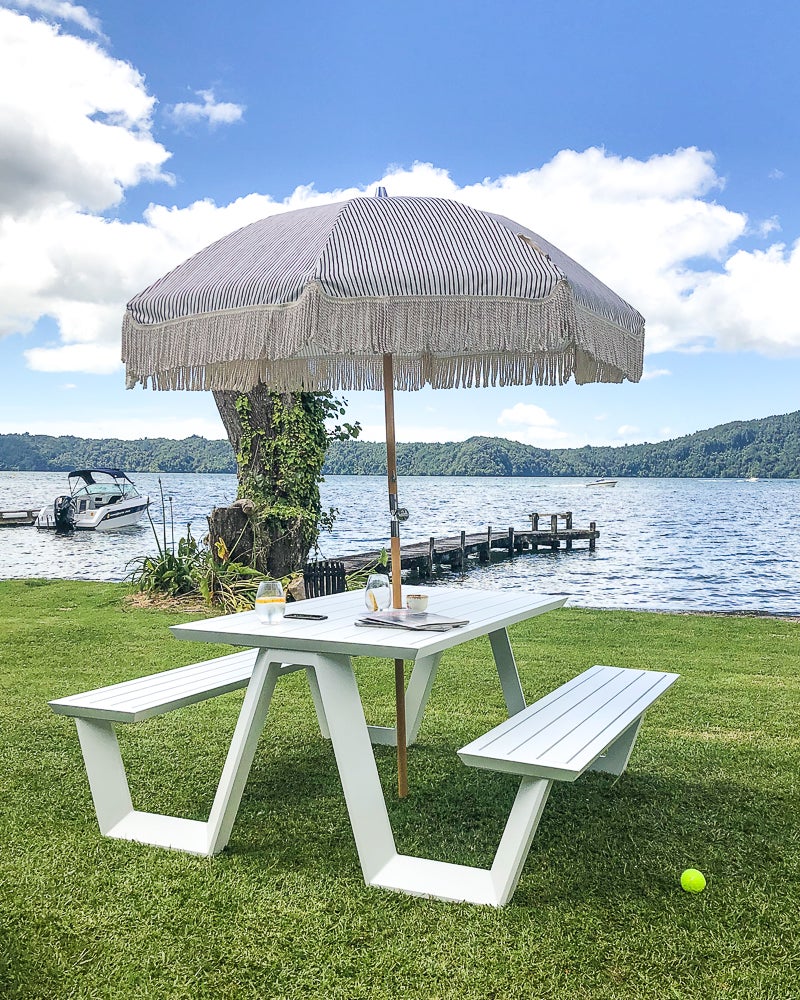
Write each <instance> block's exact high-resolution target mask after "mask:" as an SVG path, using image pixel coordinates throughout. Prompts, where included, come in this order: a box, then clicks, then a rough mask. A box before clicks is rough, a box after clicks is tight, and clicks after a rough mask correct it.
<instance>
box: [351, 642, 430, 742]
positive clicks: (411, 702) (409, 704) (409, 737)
mask: <svg viewBox="0 0 800 1000" xmlns="http://www.w3.org/2000/svg"><path fill="white" fill-rule="evenodd" d="M441 658H442V654H441V653H435V654H434V655H433V656H421V657H419V659H418V660H417V661H416V663H415V664H414V669H413V670H412V672H411V677H410V678H409V681H408V687H407V688H406V745H407V746H413V744H414V743H416V742H417V737H418V736H419V728H420V726H421V725H422V719H423V716H424V715H425V708H426V707H427V704H428V699H429V698H430V694H431V688H432V687H433V682H434V681H435V680H436V673H437V671H438V669H439V661H440V660H441ZM367 728H368V729H369V735H370V739H371V740H372V742H373V743H376V744H379V745H381V746H390V747H396V746H397V729H396V728H395V727H394V726H368V727H367Z"/></svg>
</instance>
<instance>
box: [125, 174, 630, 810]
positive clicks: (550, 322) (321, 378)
mask: <svg viewBox="0 0 800 1000" xmlns="http://www.w3.org/2000/svg"><path fill="white" fill-rule="evenodd" d="M643 349H644V319H643V318H642V316H641V315H640V314H639V313H638V312H637V311H636V310H635V309H634V308H633V307H632V306H630V305H628V303H627V302H625V301H623V300H622V299H621V298H620V297H619V296H618V295H616V294H615V293H614V292H612V291H611V290H610V289H609V288H607V287H606V286H605V285H604V284H603V283H602V282H600V281H599V280H598V279H597V278H595V277H594V276H593V275H591V274H590V273H589V272H588V271H586V270H585V269H584V268H583V267H581V266H580V264H577V263H576V262H575V261H574V260H572V259H571V258H570V257H568V256H567V255H566V254H564V253H562V252H561V251H560V250H559V249H557V248H556V247H555V246H553V245H552V244H550V243H548V242H547V241H546V240H544V239H543V238H542V237H540V236H538V235H537V234H536V233H533V232H531V231H530V230H529V229H526V228H525V227H524V226H521V225H518V224H517V223H515V222H512V221H511V220H510V219H507V218H504V217H503V216H499V215H494V214H492V213H489V212H482V211H478V210H476V209H473V208H470V207H468V206H467V205H464V204H461V203H459V202H455V201H449V200H445V199H442V198H402V197H401V198H388V197H386V196H385V192H384V191H383V189H380V190H379V196H378V197H374V198H369V197H364V198H353V199H350V200H348V201H344V202H340V203H338V204H331V205H321V206H315V207H313V208H303V209H299V210H297V211H293V212H286V213H283V214H280V215H272V216H269V217H268V218H266V219H262V220H261V221H259V222H254V223H252V224H251V225H248V226H245V227H244V228H242V229H239V230H237V231H236V232H234V233H231V234H230V235H229V236H226V237H224V238H223V239H221V240H218V241H217V242H215V243H213V244H211V245H210V246H209V247H207V248H206V249H205V250H201V251H200V252H199V253H197V254H195V255H194V256H193V257H191V258H190V259H189V260H187V261H186V262H185V263H183V264H181V265H180V266H179V267H177V268H175V270H173V271H171V272H170V273H169V274H167V275H166V276H165V277H163V278H161V279H160V280H159V281H157V282H155V284H153V285H151V286H150V287H149V288H147V289H146V290H145V291H143V292H141V293H140V294H139V295H137V296H135V297H134V298H133V299H131V301H130V302H129V303H128V307H127V311H126V314H125V319H124V324H123V331H122V357H123V361H124V362H125V370H126V379H127V385H128V387H129V388H130V387H133V386H135V385H136V384H138V383H141V384H142V385H143V386H152V387H153V388H154V389H228V390H240V391H246V390H248V389H251V388H252V387H254V386H255V385H257V384H259V383H264V384H265V385H266V386H267V387H269V388H271V389H275V390H276V391H315V390H328V389H331V390H337V389H339V390H354V389H378V390H383V391H384V398H385V410H386V444H387V467H388V468H387V472H388V480H389V509H390V517H391V556H392V589H393V604H394V606H395V607H400V606H401V595H400V529H399V522H400V518H401V517H402V515H403V512H402V509H401V508H399V505H398V499H397V474H396V467H395V440H394V401H393V391H394V389H395V388H397V389H420V388H422V386H425V385H430V386H433V387H434V388H442V389H449V388H454V387H458V386H488V385H492V386H494V385H517V386H518V385H532V384H537V385H554V384H561V383H564V382H567V381H569V380H570V379H571V378H574V379H575V381H576V382H577V383H587V382H622V381H623V380H624V379H626V378H627V379H629V380H631V381H634V382H637V381H638V380H639V378H640V377H641V374H642V357H643ZM402 670H403V665H402V661H400V662H399V663H398V664H396V678H397V695H398V697H397V709H398V740H397V742H398V755H399V765H400V775H401V777H400V793H401V795H402V794H405V791H404V785H405V720H404V717H403V701H404V699H403V695H402V692H403V690H404V679H403V673H402Z"/></svg>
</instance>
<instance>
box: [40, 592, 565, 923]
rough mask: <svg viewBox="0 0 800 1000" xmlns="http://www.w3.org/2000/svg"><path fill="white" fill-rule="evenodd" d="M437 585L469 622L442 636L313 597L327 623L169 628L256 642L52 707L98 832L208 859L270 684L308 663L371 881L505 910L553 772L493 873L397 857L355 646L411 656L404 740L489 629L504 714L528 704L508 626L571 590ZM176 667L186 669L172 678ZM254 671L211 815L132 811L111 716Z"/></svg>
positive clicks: (120, 717)
mask: <svg viewBox="0 0 800 1000" xmlns="http://www.w3.org/2000/svg"><path fill="white" fill-rule="evenodd" d="M433 594H434V597H435V608H434V610H436V611H437V612H438V613H442V614H450V615H458V616H459V617H468V618H469V619H470V625H469V626H466V627H464V628H463V629H456V630H453V631H452V632H448V633H419V634H417V633H406V632H402V631H401V630H391V629H379V628H361V627H358V626H356V625H355V624H354V622H355V620H356V619H357V618H358V617H360V616H361V615H362V614H363V606H362V604H361V600H362V595H361V594H360V593H357V594H355V595H353V594H344V595H335V596H334V597H326V598H317V599H315V600H313V601H309V602H308V609H309V611H314V612H318V613H323V614H327V615H328V616H329V618H328V619H327V620H325V621H323V622H309V621H307V620H284V621H282V622H279V623H278V624H277V625H272V626H267V625H264V624H263V623H261V622H259V621H258V620H257V619H256V618H255V615H254V614H253V613H251V612H245V613H243V614H240V615H230V616H225V617H223V618H215V619H212V620H210V621H208V622H194V623H190V624H189V625H186V626H173V628H172V631H173V634H174V635H176V636H177V637H179V638H183V639H190V640H198V641H210V642H220V643H230V644H232V645H237V646H248V647H255V650H253V649H249V650H247V651H245V652H243V653H240V654H233V656H231V657H219V658H218V659H217V660H211V661H207V666H202V665H200V664H195V665H192V667H191V668H178V671H166V672H165V673H164V674H163V675H153V676H152V677H151V678H142V679H140V681H131V682H125V684H123V685H111V686H110V687H109V688H105V689H100V691H98V692H86V693H85V694H84V695H77V696H73V697H72V698H67V699H58V700H57V701H55V702H52V703H51V704H52V707H53V710H54V711H56V712H59V713H60V714H65V715H72V716H75V718H76V723H77V725H78V728H79V731H80V732H81V734H82V735H81V745H82V748H83V749H84V758H85V760H86V766H87V772H88V773H89V775H90V783H91V785H92V794H93V796H94V798H95V805H96V809H97V813H98V819H99V820H100V823H101V829H102V830H103V832H105V833H107V834H108V835H109V836H113V837H119V838H124V839H130V840H137V841H141V842H143V843H148V844H153V845H156V846H161V847H170V848H173V849H177V850H182V851H188V852H190V853H194V854H203V855H210V854H213V853H215V852H216V851H219V850H221V849H222V848H223V847H224V846H225V844H226V843H227V841H228V838H229V836H230V833H231V830H232V827H233V823H234V820H235V816H236V812H237V810H238V807H239V804H240V801H241V796H242V793H243V789H244V786H245V782H246V780H247V775H248V773H249V770H250V767H251V764H252V760H253V756H254V753H255V749H256V746H257V743H258V739H259V736H260V734H261V731H262V728H263V725H264V721H265V719H266V716H267V712H268V710H269V704H270V700H271V697H272V694H273V692H274V690H275V685H276V684H277V681H278V680H279V679H280V677H281V676H283V675H284V674H286V673H290V672H292V671H294V670H299V669H305V671H306V675H307V677H308V679H309V684H310V686H311V693H312V698H313V700H314V705H315V708H316V710H317V716H318V719H319V723H320V730H321V732H322V733H323V735H326V734H327V733H329V734H330V737H331V740H332V744H333V750H334V754H335V756H336V763H337V767H338V770H339V775H340V778H341V781H342V789H343V792H344V796H345V801H346V803H347V808H348V813H349V815H350V821H351V825H352V829H353V835H354V838H355V842H356V849H357V852H358V856H359V861H360V863H361V868H362V872H363V874H364V879H365V881H366V882H367V884H371V885H377V886H384V887H386V888H391V889H397V890H399V891H402V892H409V893H412V894H417V895H425V896H434V897H438V898H442V899H459V900H467V901H470V902H475V903H488V904H490V905H495V906H499V905H503V904H504V903H505V902H506V901H507V899H508V898H510V896H511V894H512V893H513V891H514V888H515V887H516V884H517V881H518V879H519V876H520V872H521V870H522V866H523V864H524V861H525V857H526V855H527V852H528V849H529V846H530V842H531V838H532V837H533V835H534V833H535V830H536V827H537V825H538V822H539V819H540V816H541V812H542V809H543V808H544V804H545V802H546V799H547V794H548V791H549V788H550V781H549V780H534V779H530V780H529V779H523V782H522V784H521V787H520V791H519V793H518V795H517V798H516V800H515V803H514V806H513V807H512V810H511V814H510V816H509V820H508V823H507V825H506V830H505V832H504V834H503V837H502V839H501V842H500V846H499V848H498V852H497V855H496V857H495V861H494V864H493V866H492V869H491V870H490V871H485V870H481V869H475V868H471V867H469V866H464V865H450V864H446V863H443V862H438V861H433V860H430V859H425V858H412V857H408V856H403V855H398V854H397V851H396V847H395V843H394V836H393V833H392V829H391V824H390V822H389V816H388V812H387V809H386V802H385V800H384V796H383V791H382V788H381V785H380V780H379V777H378V772H377V767H376V765H375V758H374V755H373V752H372V747H371V743H370V734H369V730H368V728H367V725H366V721H365V719H364V712H363V708H362V706H361V701H360V698H359V694H358V688H357V685H356V679H355V675H354V674H353V670H352V664H351V659H350V655H349V654H350V653H352V654H353V655H373V656H384V657H387V658H394V657H396V656H397V657H402V658H404V659H411V660H414V661H415V671H414V672H413V673H412V677H411V681H410V683H409V688H408V691H407V693H406V699H407V705H408V707H409V709H410V711H409V718H410V719H411V726H410V728H409V736H410V737H411V738H416V735H417V733H418V730H419V726H420V723H421V720H422V717H423V714H424V710H425V706H426V704H427V701H428V698H429V695H430V692H431V687H432V685H433V681H434V679H435V676H436V670H437V667H438V663H439V659H440V656H441V653H442V652H443V651H444V650H445V649H448V648H450V647H452V646H455V645H459V644H461V643H462V642H465V641H467V640H468V639H471V638H474V637H475V636H477V635H489V636H490V639H491V645H492V651H493V654H494V657H495V662H496V665H497V669H498V675H499V676H500V680H501V685H502V688H503V693H504V697H505V699H506V704H507V706H508V709H509V711H520V709H521V708H522V707H523V706H524V700H523V698H522V691H521V687H520V685H519V677H518V675H517V670H516V665H515V663H514V658H513V654H512V652H511V647H510V644H509V642H508V637H507V634H506V633H505V629H506V627H507V626H509V625H513V624H515V623H516V622H520V621H524V620H526V619H528V618H531V617H534V616H536V615H538V614H543V613H544V612H546V611H549V610H552V609H553V608H557V607H561V606H562V605H563V604H564V602H565V600H566V598H563V597H558V598H550V597H541V596H538V595H535V594H525V593H521V592H501V593H499V594H498V593H491V594H490V593H488V592H484V591H480V592H472V591H465V590H456V591H446V590H444V589H439V588H437V589H436V590H435V591H434V592H433ZM256 654H257V655H256ZM237 658H238V659H237ZM254 660H255V666H254V665H253V661H254ZM223 661H227V662H226V663H224V664H223ZM195 668H197V672H195ZM248 668H249V673H247V676H243V673H242V671H244V672H247V671H248ZM180 671H183V672H184V673H183V674H182V675H181V676H175V675H176V674H178V673H179V672H180ZM237 671H238V673H237ZM223 672H224V676H223ZM167 675H170V676H167ZM248 679H249V684H248V689H247V692H246V694H245V698H244V702H243V704H242V710H241V713H240V716H239V720H238V722H237V726H236V731H235V733H234V736H233V739H232V741H231V747H230V750H229V752H228V757H227V759H226V763H225V767H224V769H223V773H222V777H221V779H220V784H219V788H218V790H217V794H216V797H215V800H214V804H213V806H212V809H211V814H210V817H209V820H208V822H206V823H203V822H199V821H196V820H186V819H182V818H180V817H173V816H159V815H157V814H153V813H146V812H140V811H137V810H133V809H132V808H131V801H130V794H129V792H128V787H127V780H126V778H125V772H124V768H123V766H122V761H121V758H120V755H119V747H118V744H117V741H116V736H115V735H114V732H113V728H112V725H111V722H112V721H136V720H138V719H142V718H147V717H149V716H150V715H153V714H158V713H159V712H162V711H169V710H170V709H171V708H173V707H181V706H182V705H186V704H191V703H192V702H193V701H197V700H202V698H203V697H211V696H213V694H215V693H222V691H223V690H232V689H233V688H232V687H229V686H227V685H236V686H242V684H243V683H247V681H248ZM87 715H89V716H91V717H90V718H86V716H87ZM375 728H377V727H375ZM387 731H388V730H387Z"/></svg>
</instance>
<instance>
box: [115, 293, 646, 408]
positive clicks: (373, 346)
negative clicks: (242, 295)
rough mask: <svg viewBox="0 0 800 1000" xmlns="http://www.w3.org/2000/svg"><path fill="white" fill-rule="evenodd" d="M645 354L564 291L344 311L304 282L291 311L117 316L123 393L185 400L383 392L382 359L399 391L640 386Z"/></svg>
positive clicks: (360, 304)
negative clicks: (202, 395)
mask: <svg viewBox="0 0 800 1000" xmlns="http://www.w3.org/2000/svg"><path fill="white" fill-rule="evenodd" d="M309 329H314V330H315V331H316V333H315V335H314V336H313V337H312V338H309V337H308V336H307V333H306V331H307V330H309ZM570 331H572V332H571V333H570ZM643 346H644V329H643V326H642V328H641V329H637V330H629V329H624V328H622V327H621V326H620V325H619V324H618V323H617V322H615V320H614V318H612V317H610V316H600V315H598V314H597V313H594V312H591V311H590V310H588V309H586V308H585V307H584V306H583V305H582V304H579V303H576V302H575V300H574V298H573V295H572V290H571V288H570V286H569V283H568V282H567V281H566V280H562V281H560V282H559V283H558V285H557V286H556V288H555V289H554V291H553V292H552V293H551V294H550V295H549V296H548V297H547V298H544V299H536V300H529V299H513V298H500V297H494V298H489V297H485V298H480V299H478V298H475V297H424V296H420V297H407V298H371V299H370V298H365V299H342V298H336V297H333V296H329V295H326V294H325V293H324V292H323V291H322V289H321V287H320V286H319V284H318V283H316V282H314V283H312V284H310V285H309V286H307V288H306V289H305V290H304V292H303V294H302V295H301V296H300V298H299V299H298V300H297V301H296V302H294V303H291V304H289V305H281V306H254V307H248V308H246V309H235V310H226V311H223V312H216V313H205V314H200V315H195V316H191V317H187V318H181V319H173V320H168V321H166V322H163V323H158V324H143V325H140V324H137V323H136V322H135V321H134V319H133V318H132V316H131V315H130V313H126V316H125V320H124V324H123V333H122V355H123V360H124V361H125V364H126V374H127V384H128V387H129V388H131V387H133V386H134V385H136V384H137V383H141V384H142V385H143V386H147V385H152V387H153V388H155V389H189V390H208V389H233V390H235V389H240V390H245V389H248V388H251V387H252V386H253V385H256V384H258V383H259V382H263V383H265V384H267V385H269V386H270V387H272V388H274V389H276V390H279V391H284V390H295V391H297V390H301V389H302V390H306V391H314V390H320V389H342V390H360V389H382V388H383V368H382V362H381V356H382V355H383V354H385V353H390V354H392V356H393V358H394V376H395V387H396V388H397V389H401V390H402V389H407V390H414V389H420V388H422V387H423V386H425V385H431V386H433V387H434V388H442V389H446V388H454V387H471V386H497V385H500V386H504V385H532V384H537V385H560V384H563V383H564V382H567V381H569V379H570V378H572V377H574V378H575V380H576V382H578V383H586V382H598V381H599V382H621V381H622V380H623V378H629V379H630V380H631V381H638V380H639V378H640V377H641V371H642V356H643Z"/></svg>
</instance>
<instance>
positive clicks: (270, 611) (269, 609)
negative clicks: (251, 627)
mask: <svg viewBox="0 0 800 1000" xmlns="http://www.w3.org/2000/svg"><path fill="white" fill-rule="evenodd" d="M285 610H286V594H284V592H283V585H282V584H281V581H280V580H264V581H262V582H261V583H259V585H258V591H257V592H256V616H257V617H258V620H259V621H262V622H267V623H269V624H272V623H274V622H277V621H280V619H281V618H283V613H284V611H285Z"/></svg>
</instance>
